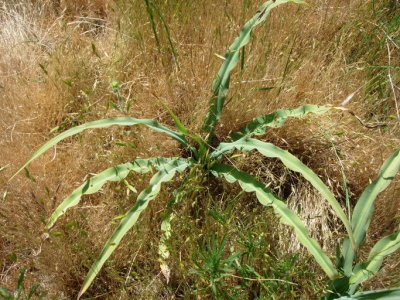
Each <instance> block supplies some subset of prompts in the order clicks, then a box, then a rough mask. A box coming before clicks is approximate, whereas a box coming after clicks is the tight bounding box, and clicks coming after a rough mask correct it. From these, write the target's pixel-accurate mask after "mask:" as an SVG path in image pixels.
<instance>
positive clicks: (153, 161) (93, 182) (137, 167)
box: [46, 157, 176, 229]
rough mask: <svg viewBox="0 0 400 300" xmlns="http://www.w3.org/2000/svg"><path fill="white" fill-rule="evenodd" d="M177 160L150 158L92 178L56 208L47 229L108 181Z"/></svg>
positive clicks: (117, 179)
mask: <svg viewBox="0 0 400 300" xmlns="http://www.w3.org/2000/svg"><path fill="white" fill-rule="evenodd" d="M173 160H176V158H162V157H160V158H149V159H137V160H135V161H133V162H129V163H126V164H121V165H118V166H114V167H112V168H109V169H107V170H105V171H103V172H101V173H99V174H97V175H95V176H93V177H92V178H90V179H88V180H86V181H85V182H84V183H83V184H82V185H81V186H80V187H78V188H77V189H75V191H73V192H72V193H71V194H70V195H69V196H68V197H67V198H65V200H64V201H63V202H61V204H60V205H59V206H58V207H57V208H56V210H55V211H54V212H53V214H52V215H51V217H50V219H49V221H48V223H47V226H46V228H47V229H50V228H51V227H52V226H53V225H54V223H55V222H56V221H57V219H58V218H59V217H60V216H61V215H63V214H64V213H65V212H66V210H67V209H69V208H71V207H73V206H75V205H77V204H78V203H79V201H80V200H81V198H82V196H83V195H89V194H94V193H96V192H97V191H99V190H100V189H101V188H102V187H103V185H104V184H106V183H107V182H108V181H121V180H122V179H124V178H125V177H126V176H128V174H129V173H130V172H136V173H141V174H143V173H147V172H150V171H151V170H152V167H155V168H156V169H159V168H160V167H162V166H163V165H165V164H166V163H168V162H170V161H173Z"/></svg>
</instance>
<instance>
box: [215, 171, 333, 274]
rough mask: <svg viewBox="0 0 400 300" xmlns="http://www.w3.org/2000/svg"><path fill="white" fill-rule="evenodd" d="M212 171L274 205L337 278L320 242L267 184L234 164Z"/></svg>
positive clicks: (320, 262)
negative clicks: (233, 165) (311, 235)
mask: <svg viewBox="0 0 400 300" xmlns="http://www.w3.org/2000/svg"><path fill="white" fill-rule="evenodd" d="M211 171H212V173H213V174H214V175H215V176H217V177H221V176H223V177H225V179H226V180H227V181H228V182H230V183H233V182H236V181H238V182H239V184H240V186H241V188H242V189H243V190H244V191H245V192H248V193H250V192H254V193H256V196H257V199H258V200H259V201H260V203H261V204H262V205H265V206H272V207H273V208H274V211H275V212H276V213H277V214H278V215H279V216H280V221H281V222H282V223H284V224H287V225H290V226H291V227H293V229H294V231H295V233H296V236H297V238H298V240H299V242H300V243H301V244H302V245H303V246H305V247H306V248H307V249H308V251H309V252H310V253H311V255H313V256H314V258H315V260H316V261H317V263H318V264H319V265H320V266H321V268H322V269H323V270H324V271H325V273H326V274H327V275H328V276H329V278H330V279H335V278H336V277H337V275H338V274H337V272H336V269H335V267H334V266H333V264H332V262H331V260H330V259H329V257H328V256H327V255H326V254H325V253H324V252H323V251H322V249H321V247H320V246H319V245H318V243H317V242H316V241H315V240H314V239H312V238H311V237H310V236H309V235H308V232H307V229H306V227H305V226H304V224H303V223H302V222H301V220H300V218H299V217H298V216H297V215H296V214H295V213H293V212H292V211H291V210H290V209H289V208H288V207H287V205H286V204H285V203H284V202H282V201H281V200H279V199H278V198H277V197H276V196H275V195H274V194H273V193H272V192H271V191H270V190H269V189H268V188H267V187H266V186H265V184H263V183H261V182H259V181H258V180H256V179H255V178H254V177H253V176H251V175H249V174H247V173H244V172H241V171H239V170H237V169H235V168H234V167H232V166H227V165H223V164H214V165H213V166H212V167H211Z"/></svg>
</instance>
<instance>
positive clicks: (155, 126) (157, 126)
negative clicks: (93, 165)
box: [11, 117, 190, 178]
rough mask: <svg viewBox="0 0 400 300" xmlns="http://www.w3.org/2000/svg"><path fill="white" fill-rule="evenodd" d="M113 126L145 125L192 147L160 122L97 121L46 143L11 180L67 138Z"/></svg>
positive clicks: (78, 127)
mask: <svg viewBox="0 0 400 300" xmlns="http://www.w3.org/2000/svg"><path fill="white" fill-rule="evenodd" d="M113 125H120V126H132V125H145V126H147V127H149V128H151V129H153V130H155V131H158V132H163V133H166V134H167V135H169V136H170V137H171V138H173V139H175V140H177V141H178V142H180V143H181V144H182V145H184V146H185V147H190V144H189V142H188V141H187V140H186V138H185V136H184V135H183V134H182V133H179V132H175V131H173V130H171V129H169V128H167V127H165V126H163V125H161V124H159V123H158V122H156V121H154V120H149V119H136V118H131V117H123V118H111V119H103V120H97V121H93V122H88V123H85V124H82V125H79V126H76V127H73V128H70V129H68V130H67V131H64V132H63V133H61V134H59V135H57V136H55V137H53V138H52V139H50V140H49V141H48V142H46V143H45V144H44V145H42V146H41V147H40V148H39V149H38V150H36V152H35V153H34V154H33V155H32V156H31V157H30V158H29V159H28V160H27V161H26V162H25V163H24V164H23V165H22V167H21V168H20V169H19V170H18V171H17V172H16V173H15V174H14V175H13V176H12V177H11V178H13V177H14V176H16V175H17V174H18V173H19V172H21V170H23V169H24V168H25V167H26V166H27V165H28V164H30V163H31V162H32V161H33V160H34V159H36V158H37V157H38V156H40V155H41V154H43V153H44V152H45V151H47V150H48V149H50V148H51V147H53V146H54V145H56V144H57V143H58V142H60V141H62V140H63V139H66V138H67V137H70V136H73V135H75V134H78V133H80V132H82V131H84V130H86V129H95V128H105V127H110V126H113Z"/></svg>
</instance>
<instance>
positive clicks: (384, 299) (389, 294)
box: [336, 288, 400, 300]
mask: <svg viewBox="0 0 400 300" xmlns="http://www.w3.org/2000/svg"><path fill="white" fill-rule="evenodd" d="M398 299H400V288H395V289H389V290H376V291H368V292H359V293H356V294H354V295H352V296H350V297H347V296H345V297H340V298H337V299H336V300H398Z"/></svg>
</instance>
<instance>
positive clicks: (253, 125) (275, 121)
mask: <svg viewBox="0 0 400 300" xmlns="http://www.w3.org/2000/svg"><path fill="white" fill-rule="evenodd" d="M330 109H331V108H330V107H326V106H317V105H303V106H300V107H297V108H294V109H279V110H277V111H275V112H273V113H270V114H266V115H262V116H259V117H258V118H256V119H255V120H253V121H252V122H250V123H248V124H246V125H245V126H243V127H242V128H240V129H239V130H238V131H237V132H236V133H234V134H233V135H232V136H231V139H232V140H233V141H236V140H238V139H240V138H243V137H251V136H253V135H262V134H264V133H265V131H266V130H267V127H272V128H278V127H282V126H283V125H284V124H285V122H286V120H287V119H288V118H296V119H299V118H303V117H305V116H306V115H308V114H310V113H313V114H317V115H320V114H323V113H326V112H327V111H329V110H330Z"/></svg>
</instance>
